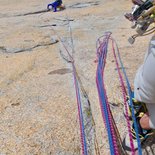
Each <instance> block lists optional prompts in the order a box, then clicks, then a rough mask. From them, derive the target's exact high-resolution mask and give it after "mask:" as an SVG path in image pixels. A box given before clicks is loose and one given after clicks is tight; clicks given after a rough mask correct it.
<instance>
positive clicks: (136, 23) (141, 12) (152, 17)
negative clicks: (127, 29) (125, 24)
mask: <svg viewBox="0 0 155 155" xmlns="http://www.w3.org/2000/svg"><path fill="white" fill-rule="evenodd" d="M133 3H134V4H135V5H134V7H133V10H132V12H131V13H126V14H125V17H126V18H127V19H128V20H130V21H131V22H132V26H131V28H133V29H135V30H136V32H137V34H135V35H133V36H131V37H130V38H129V39H128V41H129V42H130V44H133V43H134V42H135V38H136V37H139V36H145V35H149V34H151V33H153V32H154V31H155V26H152V24H153V23H154V22H155V6H154V5H153V0H146V1H145V2H143V1H142V0H133Z"/></svg>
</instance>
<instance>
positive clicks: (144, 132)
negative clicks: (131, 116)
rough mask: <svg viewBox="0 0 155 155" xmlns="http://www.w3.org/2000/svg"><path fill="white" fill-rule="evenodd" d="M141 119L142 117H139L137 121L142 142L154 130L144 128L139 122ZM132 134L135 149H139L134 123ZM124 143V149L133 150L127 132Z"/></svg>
mask: <svg viewBox="0 0 155 155" xmlns="http://www.w3.org/2000/svg"><path fill="white" fill-rule="evenodd" d="M139 120H140V118H137V120H136V121H137V127H138V135H139V138H140V143H141V144H142V142H144V141H145V140H146V139H147V138H148V137H149V136H151V135H153V133H154V132H153V130H144V129H142V128H141V126H140V124H139ZM131 135H132V139H133V145H134V149H135V150H137V149H138V143H137V139H136V132H135V129H134V124H133V125H132V128H131ZM122 145H123V148H124V150H126V151H131V146H130V137H129V134H127V135H126V137H125V138H124V140H123V143H122Z"/></svg>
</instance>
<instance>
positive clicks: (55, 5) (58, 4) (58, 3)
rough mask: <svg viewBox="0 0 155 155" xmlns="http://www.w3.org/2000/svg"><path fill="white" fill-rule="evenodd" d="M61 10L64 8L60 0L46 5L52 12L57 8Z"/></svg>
mask: <svg viewBox="0 0 155 155" xmlns="http://www.w3.org/2000/svg"><path fill="white" fill-rule="evenodd" d="M58 8H59V9H60V10H63V9H65V6H64V4H63V3H62V0H56V1H55V2H53V3H50V4H48V5H47V9H48V10H53V12H57V9H58Z"/></svg>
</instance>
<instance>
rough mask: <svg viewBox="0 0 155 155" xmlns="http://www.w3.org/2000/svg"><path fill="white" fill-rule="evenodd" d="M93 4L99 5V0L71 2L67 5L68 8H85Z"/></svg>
mask: <svg viewBox="0 0 155 155" xmlns="http://www.w3.org/2000/svg"><path fill="white" fill-rule="evenodd" d="M94 5H99V1H96V2H84V3H76V4H73V5H71V6H69V7H70V8H86V7H89V6H94Z"/></svg>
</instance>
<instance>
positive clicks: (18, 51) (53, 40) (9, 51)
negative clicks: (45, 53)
mask: <svg viewBox="0 0 155 155" xmlns="http://www.w3.org/2000/svg"><path fill="white" fill-rule="evenodd" d="M58 42H59V41H58V40H57V39H52V41H51V42H50V43H39V44H37V45H35V46H32V47H29V48H22V49H20V48H19V49H8V48H6V47H4V46H1V47H0V51H1V52H3V53H21V52H26V51H32V50H33V49H35V48H37V47H43V46H50V45H53V44H56V43H58Z"/></svg>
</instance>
